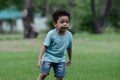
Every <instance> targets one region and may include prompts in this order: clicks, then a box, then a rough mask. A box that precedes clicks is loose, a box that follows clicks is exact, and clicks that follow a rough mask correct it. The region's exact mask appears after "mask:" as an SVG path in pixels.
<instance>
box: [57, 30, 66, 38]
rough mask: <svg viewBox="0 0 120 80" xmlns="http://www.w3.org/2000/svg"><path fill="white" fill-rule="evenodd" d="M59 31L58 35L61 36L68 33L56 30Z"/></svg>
mask: <svg viewBox="0 0 120 80" xmlns="http://www.w3.org/2000/svg"><path fill="white" fill-rule="evenodd" d="M56 31H57V34H58V35H60V36H64V35H65V33H66V31H60V30H59V29H56Z"/></svg>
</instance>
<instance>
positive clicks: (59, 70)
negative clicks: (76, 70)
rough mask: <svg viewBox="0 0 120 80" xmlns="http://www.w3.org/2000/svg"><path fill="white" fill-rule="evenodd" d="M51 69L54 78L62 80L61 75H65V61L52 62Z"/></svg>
mask: <svg viewBox="0 0 120 80" xmlns="http://www.w3.org/2000/svg"><path fill="white" fill-rule="evenodd" d="M53 69H54V75H55V77H56V80H63V77H64V76H65V73H66V63H65V62H62V63H54V64H53Z"/></svg>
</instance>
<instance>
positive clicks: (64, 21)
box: [54, 16, 69, 32]
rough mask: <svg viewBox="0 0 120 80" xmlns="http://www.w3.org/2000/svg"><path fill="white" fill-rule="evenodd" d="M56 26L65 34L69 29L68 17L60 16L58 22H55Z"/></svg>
mask: <svg viewBox="0 0 120 80" xmlns="http://www.w3.org/2000/svg"><path fill="white" fill-rule="evenodd" d="M54 26H55V27H56V28H57V29H58V30H59V31H61V32H65V31H66V29H67V28H68V27H69V18H68V16H60V17H59V18H58V20H57V22H54Z"/></svg>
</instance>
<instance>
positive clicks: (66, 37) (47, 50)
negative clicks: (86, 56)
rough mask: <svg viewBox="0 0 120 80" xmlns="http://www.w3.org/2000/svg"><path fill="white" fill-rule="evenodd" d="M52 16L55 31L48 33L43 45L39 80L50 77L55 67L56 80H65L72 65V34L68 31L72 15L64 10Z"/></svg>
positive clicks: (39, 60)
mask: <svg viewBox="0 0 120 80" xmlns="http://www.w3.org/2000/svg"><path fill="white" fill-rule="evenodd" d="M52 16H53V24H54V26H55V29H53V30H51V31H49V32H48V34H47V36H46V38H45V41H44V43H43V46H42V49H41V52H40V55H39V58H38V67H40V65H41V73H40V75H39V76H38V79H37V80H44V79H45V78H46V76H47V75H49V72H50V69H51V67H53V70H54V76H55V77H56V80H63V78H64V76H65V72H66V65H67V66H70V65H71V60H72V34H71V32H69V31H68V30H67V28H68V27H69V22H70V15H69V13H68V12H66V11H64V10H57V11H56V12H54V13H53V15H52ZM66 51H67V53H68V61H67V62H66V61H65V53H66Z"/></svg>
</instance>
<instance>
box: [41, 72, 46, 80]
mask: <svg viewBox="0 0 120 80" xmlns="http://www.w3.org/2000/svg"><path fill="white" fill-rule="evenodd" d="M47 75H48V74H47V73H41V74H40V77H41V78H42V79H44V78H45V77H47Z"/></svg>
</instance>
